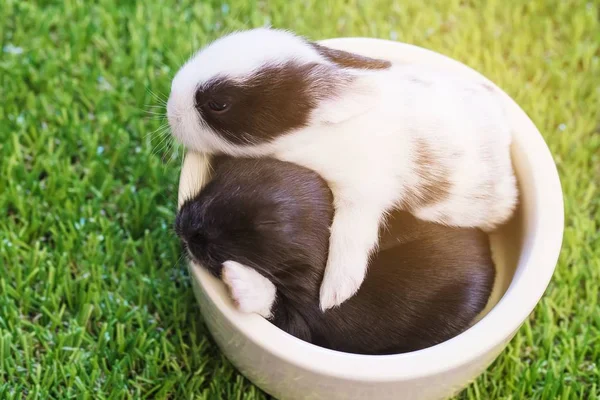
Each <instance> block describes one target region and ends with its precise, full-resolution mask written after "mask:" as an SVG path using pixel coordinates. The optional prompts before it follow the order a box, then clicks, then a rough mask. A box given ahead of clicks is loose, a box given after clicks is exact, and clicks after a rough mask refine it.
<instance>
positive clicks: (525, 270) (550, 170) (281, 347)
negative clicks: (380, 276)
mask: <svg viewBox="0 0 600 400" xmlns="http://www.w3.org/2000/svg"><path fill="white" fill-rule="evenodd" d="M323 43H324V44H327V45H328V46H331V47H336V48H339V49H345V50H350V51H354V52H357V53H362V54H364V55H369V56H373V57H380V58H387V59H392V60H395V61H399V62H413V61H418V62H426V63H432V64H435V65H437V66H439V67H440V68H446V69H452V70H455V71H456V72H459V73H464V74H468V75H474V76H477V77H479V78H480V79H485V78H484V77H482V76H481V75H480V74H478V73H477V72H475V71H473V70H472V69H470V68H468V67H466V66H465V65H463V64H461V63H459V62H457V61H454V60H452V59H450V58H447V57H445V56H442V55H440V54H437V53H434V52H431V51H428V50H425V49H422V48H419V47H415V46H411V45H407V44H402V43H397V42H390V41H385V40H379V39H368V38H341V39H330V40H326V41H323ZM486 81H487V79H486ZM487 82H488V83H490V84H493V83H492V82H489V81H487ZM505 97H506V104H507V107H508V109H509V115H510V122H511V124H512V126H513V128H514V135H515V139H514V146H513V163H514V166H515V170H516V171H517V175H518V180H519V186H520V191H521V203H520V208H519V210H518V212H517V215H516V216H515V217H514V218H513V219H512V221H511V222H510V223H509V224H508V225H507V226H506V227H504V228H503V229H502V230H500V231H499V232H498V233H495V234H494V235H492V236H491V242H492V251H493V255H494V258H495V261H496V266H497V270H498V276H497V281H496V286H495V289H494V293H493V295H492V298H491V299H490V302H489V305H488V308H487V309H486V310H485V312H484V313H483V314H482V315H481V319H480V320H479V321H478V322H477V323H475V324H474V325H473V326H472V327H471V328H469V329H468V330H467V331H465V332H464V333H462V334H460V335H458V336H456V337H454V338H452V339H450V340H448V341H446V342H444V343H441V344H438V345H436V346H433V347H430V348H427V349H424V350H420V351H416V352H412V353H406V354H398V355H390V356H364V355H354V354H347V353H341V352H336V351H331V350H327V349H323V348H320V347H317V346H313V345H311V344H308V343H306V342H303V341H301V340H298V339H296V338H295V337H293V336H291V335H288V334H287V333H285V332H283V331H281V330H279V329H278V328H276V327H275V326H273V325H271V324H270V323H269V322H268V321H266V320H264V319H262V318H261V317H259V316H257V315H246V314H241V313H239V312H237V311H236V310H235V309H234V308H233V305H232V303H231V301H230V300H229V297H228V296H227V294H226V292H225V290H224V288H223V286H222V284H221V283H220V282H219V281H218V280H216V279H214V278H213V277H212V276H211V275H209V274H208V273H206V272H205V271H204V270H203V269H201V268H200V267H199V266H197V265H190V271H191V275H192V277H193V282H194V291H195V293H196V296H197V299H198V301H199V303H200V306H201V311H202V317H203V318H204V321H205V322H206V324H207V325H208V328H209V329H210V332H211V333H212V335H213V337H214V339H215V341H216V342H217V344H218V345H219V347H220V348H221V350H222V351H223V353H224V354H225V355H226V356H227V358H228V359H229V360H231V362H232V363H233V364H234V365H235V366H236V367H237V368H238V369H239V371H241V373H242V374H244V375H245V376H246V377H248V378H249V379H250V380H251V381H252V382H254V383H255V384H256V385H258V386H259V387H261V388H262V389H263V390H265V391H266V392H268V393H270V394H271V395H273V396H275V397H276V398H279V399H298V400H305V399H324V400H325V399H326V400H334V399H371V400H375V399H394V400H398V399H438V398H445V397H448V396H451V395H453V394H455V393H457V392H458V391H459V390H461V389H462V388H464V387H465V386H466V385H467V384H468V383H469V382H470V381H472V380H473V379H474V378H476V377H477V376H478V375H479V374H480V373H481V372H483V371H484V369H485V368H487V367H488V365H489V364H490V363H491V362H492V361H493V360H494V359H495V358H496V357H497V356H498V354H499V353H500V352H501V351H502V350H503V349H504V347H505V346H506V345H507V343H508V342H509V341H510V340H511V339H512V337H513V336H514V334H515V333H516V331H517V330H518V329H519V327H520V326H521V324H522V323H523V322H524V321H525V319H526V318H527V317H528V315H529V314H530V313H531V311H532V310H533V308H534V307H535V306H536V304H537V302H538V301H539V300H540V298H541V297H542V295H543V293H544V291H545V289H546V287H547V285H548V283H549V281H550V279H551V277H552V274H553V272H554V268H555V265H556V261H557V258H558V255H559V252H560V248H561V243H562V233H563V218H564V215H563V200H562V192H561V186H560V182H559V178H558V173H557V171H556V167H555V164H554V162H553V160H552V157H551V155H550V152H549V150H548V148H547V146H546V144H545V142H544V140H543V138H542V136H541V135H540V133H539V132H538V130H537V129H536V127H535V126H534V124H533V123H532V122H531V120H530V119H529V118H528V117H527V115H526V114H525V113H524V112H523V111H522V110H521V109H520V108H519V107H518V105H517V104H515V103H514V102H513V101H512V100H511V99H510V98H509V97H508V96H505ZM206 178H207V162H206V159H205V158H204V157H203V156H202V155H200V154H195V153H189V154H188V155H187V156H186V160H185V162H184V165H183V169H182V174H181V182H180V189H179V198H180V202H181V200H183V199H185V198H186V197H187V196H189V195H191V194H193V193H196V192H197V191H198V189H199V188H200V187H202V185H203V184H204V183H205V181H206ZM488 311H489V312H488Z"/></svg>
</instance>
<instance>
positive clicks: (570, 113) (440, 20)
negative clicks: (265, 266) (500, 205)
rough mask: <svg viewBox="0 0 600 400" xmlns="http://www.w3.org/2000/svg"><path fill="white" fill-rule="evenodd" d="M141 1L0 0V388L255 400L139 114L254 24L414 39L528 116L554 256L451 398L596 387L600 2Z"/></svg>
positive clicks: (166, 162) (579, 395)
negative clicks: (208, 50) (205, 294)
mask: <svg viewBox="0 0 600 400" xmlns="http://www.w3.org/2000/svg"><path fill="white" fill-rule="evenodd" d="M145 3H148V4H143V2H139V3H137V4H134V3H133V2H132V3H129V2H125V1H122V2H117V1H116V0H114V1H112V0H102V1H99V2H98V4H92V3H91V2H90V3H89V4H88V3H86V2H83V1H75V0H66V1H64V2H63V1H38V2H33V1H22V0H3V1H1V2H0V45H1V47H0V399H21V398H31V399H35V398H40V399H44V398H60V399H66V398H83V399H85V398H87V399H105V398H106V399H108V398H110V399H127V398H157V399H165V398H169V399H184V398H185V399H191V398H199V399H262V398H264V397H265V395H264V394H263V393H262V392H261V391H260V390H259V389H257V388H255V387H254V386H253V385H252V384H251V383H250V382H248V381H247V380H246V379H244V378H243V377H241V376H240V375H239V374H238V373H237V372H236V371H235V369H234V368H233V367H232V366H231V365H230V364H229V363H228V362H227V361H226V360H225V359H224V358H223V356H222V355H221V354H220V352H219V351H218V349H217V348H216V347H215V344H214V342H213V341H212V339H211V338H210V337H209V335H208V334H207V330H206V328H205V326H204V325H203V322H202V319H201V316H200V314H199V311H198V308H197V307H196V304H195V301H194V298H193V295H192V292H191V288H190V284H189V277H188V276H187V274H186V273H185V270H184V268H183V265H182V263H181V261H180V249H179V246H178V242H177V240H176V238H175V236H174V234H173V232H172V230H171V226H172V220H173V217H174V209H175V206H176V193H177V177H178V171H179V167H180V160H181V154H182V153H181V150H180V149H177V148H174V147H173V146H171V145H170V142H169V140H167V139H166V136H165V135H164V134H162V133H163V131H162V130H161V128H160V126H161V121H160V120H159V119H155V118H154V114H152V113H154V112H157V113H159V114H160V113H161V112H162V109H161V108H160V105H161V100H164V99H165V98H166V95H167V93H168V89H169V85H170V79H171V78H172V76H173V74H174V72H175V71H176V69H177V68H178V66H179V65H180V64H181V62H182V61H183V60H185V59H186V58H187V57H188V56H189V55H190V54H191V52H192V51H193V50H194V49H196V48H198V46H201V45H202V44H204V43H206V42H207V41H208V40H212V39H214V38H216V37H218V36H219V35H221V34H223V33H225V32H228V31H231V30H233V29H238V28H248V27H254V26H259V25H262V24H265V23H270V24H273V26H277V27H287V28H291V29H293V30H296V31H297V32H299V33H302V34H306V35H308V36H309V37H311V38H313V39H321V38H327V37H336V36H354V35H361V36H372V37H381V38H392V39H397V40H399V41H403V42H408V43H413V44H417V45H420V46H423V47H427V48H430V49H433V50H436V51H439V52H441V53H444V54H447V55H449V56H451V57H454V58H456V59H458V60H460V61H462V62H464V63H466V64H467V65H469V66H472V67H474V68H475V69H477V70H479V71H480V72H482V73H483V74H485V75H486V76H488V77H489V78H491V79H492V80H493V81H495V82H496V83H497V84H498V85H499V86H501V87H502V88H503V89H505V90H506V92H507V93H508V94H509V95H511V96H512V97H513V98H514V99H515V100H516V101H517V102H518V103H519V104H520V105H521V106H522V107H523V109H524V110H525V111H526V112H527V113H528V114H529V115H530V117H531V118H532V119H533V121H534V122H535V123H536V124H537V126H538V127H539V129H540V131H541V132H542V133H543V135H544V137H545V138H546V140H547V142H548V144H549V146H550V149H551V150H552V152H553V154H554V156H555V159H556V162H557V164H558V168H559V171H560V175H561V179H562V185H563V189H564V193H565V201H566V203H565V206H566V230H565V238H564V246H563V251H562V254H561V257H560V263H559V265H558V268H557V270H556V274H555V276H554V279H553V281H552V283H551V284H550V287H549V289H548V291H547V293H546V295H545V297H544V298H543V300H542V301H541V302H540V304H539V306H538V307H537V308H536V310H535V312H534V313H533V314H532V315H531V318H530V319H529V321H527V323H526V324H525V325H524V326H523V328H522V329H521V330H520V331H519V333H518V334H517V336H516V337H515V339H514V340H513V341H512V342H511V344H510V345H509V347H508V348H507V350H506V351H505V352H504V353H503V354H502V355H501V357H500V358H498V360H497V361H496V362H495V363H494V364H493V365H492V366H491V367H490V369H489V370H488V371H487V372H486V373H485V374H484V375H483V376H481V377H480V378H479V379H478V380H477V381H476V382H475V383H473V384H472V385H471V386H469V387H468V388H467V389H466V390H465V391H464V392H463V393H462V394H461V395H460V397H462V398H469V399H509V398H510V399H525V398H527V399H542V398H543V399H553V398H562V399H571V398H573V399H591V398H598V397H599V396H600V383H599V382H600V372H599V371H600V370H599V369H600V307H599V304H598V300H599V299H598V297H599V295H598V291H599V287H600V233H599V231H600V190H599V188H598V185H599V184H600V127H599V122H600V22H599V18H600V17H599V16H600V3H598V0H590V1H587V2H586V1H564V0H548V1H542V0H535V1H522V2H519V1H515V0H511V1H504V0H491V1H485V2H484V1H477V0H470V1H467V0H463V1H458V0H449V1H445V0H440V1H436V2H433V1H430V2H423V1H422V0H404V1H391V0H390V1H372V0H371V1H358V0H349V1H343V0H336V1H326V0H307V1H293V3H292V4H287V0H274V1H268V2H267V1H258V0H231V1H229V2H228V3H227V4H221V3H219V2H217V1H215V0H208V1H169V2H166V3H168V4H166V3H165V4H164V5H159V4H158V2H150V1H148V2H145ZM151 3H152V4H151ZM424 3H428V5H427V6H425V5H423V4H424ZM154 106H156V107H154ZM148 111H150V112H148ZM153 132H154V133H153Z"/></svg>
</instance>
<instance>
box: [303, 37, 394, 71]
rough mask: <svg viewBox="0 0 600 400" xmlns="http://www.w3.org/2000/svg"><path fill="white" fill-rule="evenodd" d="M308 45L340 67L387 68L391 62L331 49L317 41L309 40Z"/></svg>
mask: <svg viewBox="0 0 600 400" xmlns="http://www.w3.org/2000/svg"><path fill="white" fill-rule="evenodd" d="M310 45H311V46H312V47H313V48H314V49H315V50H316V51H317V52H318V53H319V54H320V55H321V56H322V57H324V58H325V59H327V60H328V61H330V62H332V63H334V64H336V65H338V66H340V67H341V68H353V69H388V68H390V67H391V66H392V63H391V62H389V61H387V60H381V59H377V58H370V57H366V56H361V55H359V54H355V53H350V52H348V51H344V50H337V49H332V48H329V47H326V46H323V45H321V44H318V43H314V42H311V43H310Z"/></svg>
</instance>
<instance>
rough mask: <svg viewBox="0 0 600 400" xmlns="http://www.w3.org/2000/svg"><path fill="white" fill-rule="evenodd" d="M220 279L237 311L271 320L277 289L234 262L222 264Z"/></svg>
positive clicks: (248, 268) (256, 274) (266, 280)
mask: <svg viewBox="0 0 600 400" xmlns="http://www.w3.org/2000/svg"><path fill="white" fill-rule="evenodd" d="M221 277H222V280H223V283H225V286H227V289H228V290H229V294H230V295H231V298H232V299H233V302H234V304H235V306H236V308H237V309H238V310H240V311H242V312H245V313H256V314H259V315H262V316H263V317H265V318H266V319H269V318H271V316H272V312H271V311H272V308H273V304H275V298H276V295H277V288H276V287H275V285H274V284H273V283H272V282H271V281H270V280H269V279H267V278H265V277H264V276H262V275H261V274H260V273H258V272H257V271H256V270H255V269H253V268H250V267H247V266H245V265H243V264H240V263H238V262H235V261H225V262H224V263H223V271H222V275H221Z"/></svg>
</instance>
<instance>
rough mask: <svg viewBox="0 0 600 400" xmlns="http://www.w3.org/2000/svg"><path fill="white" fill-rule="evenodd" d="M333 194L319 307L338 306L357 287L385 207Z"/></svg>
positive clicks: (363, 274) (361, 278) (352, 293)
mask: <svg viewBox="0 0 600 400" xmlns="http://www.w3.org/2000/svg"><path fill="white" fill-rule="evenodd" d="M336 197H337V198H336V205H337V207H336V211H335V214H334V216H333V222H332V224H331V235H330V238H329V256H328V259H327V266H326V268H325V275H324V277H323V282H322V283H321V290H320V306H321V310H322V311H326V310H328V309H330V308H332V307H336V306H339V305H340V304H342V303H343V302H344V301H346V300H348V299H349V298H350V297H352V296H353V295H354V294H355V293H356V292H357V291H358V289H359V288H360V286H361V284H362V282H363V281H364V279H365V275H366V272H367V268H368V265H369V258H370V255H371V253H372V252H373V250H375V248H376V246H377V242H378V238H379V223H380V221H381V220H382V218H383V216H384V214H385V208H383V207H381V206H380V205H379V204H377V203H374V202H372V201H369V200H363V201H357V199H353V200H352V201H343V199H340V196H339V194H338V195H337V196H336Z"/></svg>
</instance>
